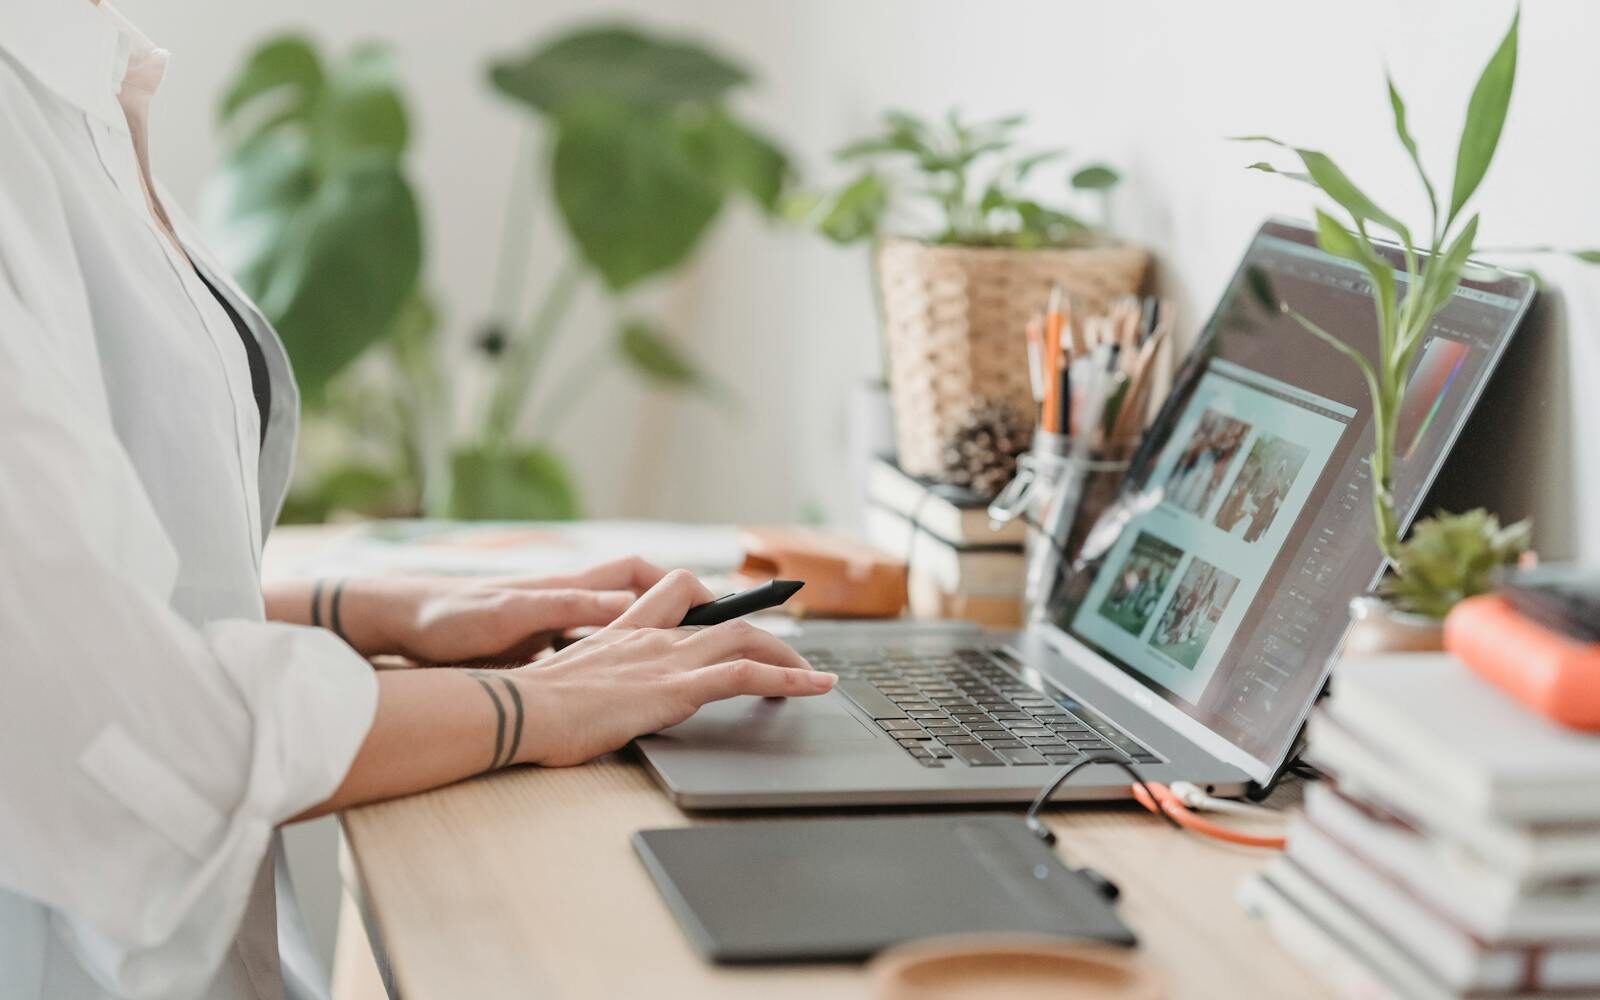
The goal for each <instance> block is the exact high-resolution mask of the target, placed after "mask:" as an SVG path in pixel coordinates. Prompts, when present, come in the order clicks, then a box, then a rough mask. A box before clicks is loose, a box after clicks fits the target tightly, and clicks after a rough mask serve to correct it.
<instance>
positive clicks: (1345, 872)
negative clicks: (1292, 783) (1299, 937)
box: [1287, 817, 1600, 994]
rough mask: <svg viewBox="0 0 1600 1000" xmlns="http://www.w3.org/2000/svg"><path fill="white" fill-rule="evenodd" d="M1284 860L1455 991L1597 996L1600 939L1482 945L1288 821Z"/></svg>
mask: <svg viewBox="0 0 1600 1000" xmlns="http://www.w3.org/2000/svg"><path fill="white" fill-rule="evenodd" d="M1288 836H1289V847H1288V852H1287V857H1288V860H1289V862H1290V863H1291V864H1292V866H1293V870H1294V871H1295V872H1297V873H1298V874H1299V875H1300V876H1302V877H1303V880H1304V881H1306V882H1308V883H1310V884H1312V885H1314V886H1315V887H1317V888H1318V889H1320V890H1321V894H1322V895H1323V896H1326V897H1327V898H1328V899H1331V900H1333V901H1335V902H1337V903H1338V904H1339V905H1340V906H1341V907H1343V908H1344V909H1346V910H1348V911H1349V912H1350V913H1351V914H1352V915H1353V916H1355V917H1357V918H1359V920H1360V921H1361V922H1363V923H1365V924H1366V925H1368V926H1369V927H1371V928H1372V930H1373V931H1375V932H1376V933H1378V934H1380V935H1382V936H1383V937H1385V938H1386V939H1388V940H1390V941H1392V942H1393V943H1394V945H1395V947H1396V948H1398V949H1399V950H1400V951H1402V952H1404V953H1405V954H1407V955H1409V956H1411V958H1412V959H1413V960H1414V961H1415V962H1416V963H1417V964H1418V965H1419V966H1420V967H1422V968H1423V969H1425V970H1427V972H1428V974H1429V975H1430V977H1432V978H1433V979H1436V980H1437V981H1438V982H1439V983H1440V984H1441V985H1443V986H1445V987H1447V988H1449V989H1452V990H1456V991H1460V992H1474V993H1478V992H1482V993H1496V994H1498V993H1509V992H1512V991H1515V990H1518V989H1528V988H1536V989H1542V990H1562V989H1564V990H1569V991H1570V990H1579V989H1586V990H1594V991H1595V992H1600V940H1594V939H1589V940H1561V939H1551V940H1546V941H1498V942H1495V941H1483V940H1479V939H1478V938H1475V937H1474V936H1473V935H1472V933H1471V932H1470V931H1468V930H1467V929H1466V928H1464V927H1462V926H1460V924H1458V923H1456V922H1454V920H1453V918H1451V917H1450V916H1448V915H1446V914H1444V913H1442V912H1440V911H1439V910H1438V909H1436V908H1434V907H1433V906H1432V905H1430V904H1429V903H1427V902H1426V901H1424V900H1423V899H1421V898H1419V897H1417V896H1414V895H1412V894H1411V892H1410V891H1409V890H1408V889H1407V888H1406V887H1405V886H1403V885H1401V884H1400V883H1398V882H1397V881H1396V880H1395V879H1392V878H1390V877H1389V876H1387V875H1386V874H1385V873H1383V872H1382V871H1380V870H1378V869H1376V868H1373V867H1370V866H1368V865H1367V864H1365V863H1364V862H1363V861H1362V859H1361V858H1359V857H1358V856H1356V855H1355V854H1354V853H1353V852H1351V851H1350V850H1349V849H1347V848H1346V847H1345V846H1344V845H1341V844H1339V843H1337V842H1336V841H1334V840H1333V839H1331V838H1330V837H1328V836H1327V835H1326V834H1324V833H1322V832H1321V831H1320V830H1318V829H1316V828H1315V827H1313V826H1311V825H1310V824H1309V823H1307V822H1306V820H1305V818H1304V817H1296V818H1295V819H1293V820H1292V821H1291V822H1290V824H1289V834H1288Z"/></svg>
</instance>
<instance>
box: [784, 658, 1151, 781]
mask: <svg viewBox="0 0 1600 1000" xmlns="http://www.w3.org/2000/svg"><path fill="white" fill-rule="evenodd" d="M805 656H806V659H808V660H809V661H810V662H811V665H812V666H814V667H816V668H817V669H818V670H827V671H830V672H832V673H836V674H838V675H839V683H838V685H837V686H836V687H835V688H834V690H836V691H839V692H840V693H841V694H843V695H845V696H846V697H847V698H849V699H850V700H851V701H853V702H855V703H856V704H857V705H858V706H860V707H861V708H862V709H863V710H864V711H865V712H866V713H867V714H868V715H870V716H872V719H873V721H874V722H876V723H877V724H878V726H879V728H881V729H883V730H884V732H886V733H888V734H889V735H890V736H892V737H894V738H895V741H896V742H898V743H899V744H900V746H901V748H902V749H904V750H905V752H906V753H907V754H909V755H911V757H912V758H914V759H915V760H916V761H917V763H919V764H921V765H922V766H923V767H944V766H946V765H953V764H955V763H956V762H958V761H959V762H960V763H961V764H964V765H966V766H968V767H1028V766H1042V765H1050V764H1071V763H1073V762H1074V761H1076V760H1079V759H1081V758H1082V757H1083V756H1085V755H1088V754H1100V755H1112V756H1118V757H1121V758H1123V759H1125V760H1131V761H1135V762H1138V763H1155V762H1156V761H1158V760H1160V758H1159V757H1157V756H1156V755H1155V754H1152V753H1151V752H1150V751H1149V750H1148V749H1146V748H1145V747H1143V746H1141V745H1140V744H1139V743H1137V742H1135V741H1134V740H1133V739H1131V738H1130V737H1129V736H1127V735H1126V734H1125V733H1123V732H1122V731H1121V730H1119V729H1117V728H1115V727H1114V726H1112V725H1111V724H1110V723H1109V722H1107V721H1106V720H1105V719H1103V718H1101V717H1100V716H1099V715H1097V714H1096V713H1094V712H1093V711H1091V710H1090V709H1089V708H1088V707H1086V706H1085V705H1083V704H1082V703H1081V702H1079V701H1078V700H1077V699H1075V698H1073V697H1072V696H1071V695H1068V694H1066V693H1064V692H1061V691H1056V690H1053V689H1052V690H1045V689H1042V688H1040V687H1036V686H1034V685H1032V684H1030V683H1028V682H1027V681H1025V680H1023V679H1022V678H1021V677H1020V676H1018V675H1017V674H1015V673H1013V672H1011V671H1009V670H1007V669H1006V668H1005V667H1004V666H1002V665H1001V664H1000V662H999V660H998V659H997V658H996V657H994V656H991V655H990V654H989V653H986V652H985V651H983V650H981V649H958V650H955V651H953V652H951V653H937V654H928V653H925V652H921V651H912V650H910V649H907V648H905V647H898V646H889V647H885V648H883V649H878V650H871V651H863V652H856V651H850V652H838V651H830V650H806V651H805Z"/></svg>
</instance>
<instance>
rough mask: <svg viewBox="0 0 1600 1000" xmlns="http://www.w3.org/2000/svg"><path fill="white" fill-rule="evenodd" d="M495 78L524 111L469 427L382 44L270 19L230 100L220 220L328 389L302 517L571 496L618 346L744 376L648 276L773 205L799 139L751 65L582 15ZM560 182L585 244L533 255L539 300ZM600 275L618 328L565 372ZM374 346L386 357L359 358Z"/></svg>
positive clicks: (215, 204) (265, 303)
mask: <svg viewBox="0 0 1600 1000" xmlns="http://www.w3.org/2000/svg"><path fill="white" fill-rule="evenodd" d="M488 75H489V80H490V83H491V85H492V86H493V87H494V89H495V90H496V91H497V92H498V93H499V94H500V95H502V96H504V97H506V98H508V99H509V100H511V101H512V102H514V103H515V104H516V105H517V106H518V107H519V108H521V109H522V110H524V111H526V112H527V113H528V115H529V122H528V126H527V134H526V136H525V139H524V142H523V143H522V147H521V151H520V153H519V162H518V163H517V164H516V169H515V174H514V180H513V190H512V191H511V192H510V195H509V204H508V208H507V213H506V224H505V230H504V237H505V238H504V240H503V243H502V246H501V247H500V252H499V258H498V262H497V267H496V280H495V296H494V300H493V302H492V303H491V304H490V306H489V308H488V310H487V313H488V318H487V320H486V321H485V322H484V323H483V324H482V326H481V329H480V332H479V335H478V336H477V337H476V338H473V349H474V350H475V351H476V352H477V354H478V356H479V357H480V358H481V359H482V360H483V361H484V363H485V364H486V365H487V367H488V368H489V369H490V371H489V373H488V374H489V382H490V388H489V392H488V395H487V400H486V402H485V404H484V406H483V407H482V411H481V414H480V415H479V417H478V419H477V423H476V426H475V427H473V428H471V429H469V430H468V431H467V433H465V434H458V433H456V432H455V430H454V424H453V421H452V416H453V414H454V412H455V411H456V409H457V407H456V406H455V404H454V402H453V396H454V395H455V389H456V387H455V384H454V381H453V380H452V378H451V377H450V375H449V374H447V373H450V372H452V371H453V370H454V369H458V368H460V367H462V366H461V365H460V364H459V363H458V362H457V361H456V359H453V358H451V357H450V352H451V350H452V348H451V345H450V343H449V342H447V339H446V338H444V337H442V336H441V335H440V334H441V317H440V312H439V311H438V310H437V309H436V308H435V304H434V302H433V301H432V299H431V298H430V297H429V296H428V295H426V294H425V289H424V285H423V282H422V279H421V272H422V261H423V256H424V252H423V244H424V239H423V233H422V228H421V226H420V223H419V221H418V209H417V197H416V193H415V191H414V189H413V188H412V187H411V185H410V184H409V183H408V182H407V179H406V173H405V170H404V165H403V157H404V153H405V151H406V147H407V142H406V140H407V134H408V128H407V115H406V111H405V104H404V100H403V97H402V94H401V92H400V90H399V88H398V85H397V83H396V80H395V74H394V72H393V68H392V66H391V64H390V62H389V60H388V58H387V56H386V55H385V53H384V50H383V49H382V48H381V47H380V46H376V45H367V46H362V47H360V48H358V49H356V50H355V51H354V52H352V54H351V55H350V56H349V57H347V58H345V59H343V60H339V61H336V62H332V63H329V62H326V61H325V60H324V59H323V58H322V56H321V55H320V53H319V52H318V51H317V49H316V47H315V46H314V45H312V43H311V42H309V41H308V40H307V39H305V38H302V37H299V36H294V35H288V36H283V37H280V38H275V39H273V40H271V41H269V42H267V43H266V44H264V45H263V46H261V47H260V48H258V49H257V50H256V51H255V52H254V53H253V54H252V55H251V56H250V57H249V58H248V59H247V61H246V63H245V65H244V67H243V68H242V69H241V70H240V72H239V74H238V76H237V77H236V78H235V80H234V81H233V83H232V84H231V85H230V87H229V88H228V90H227V92H226V94H225V96H224V98H223V101H222V105H221V122H222V126H223V130H224V133H225V136H226V138H227V140H228V142H229V144H230V146H231V149H230V152H229V155H228V157H227V160H226V162H225V164H224V165H223V167H222V168H221V170H220V171H219V172H218V174H217V175H216V177H215V178H214V180H213V183H212V184H211V185H210V187H209V188H208V191H207V194H206V197H205V199H204V202H203V206H202V220H203V223H204V224H205V226H206V228H207V230H208V231H209V232H210V233H211V235H212V237H213V239H214V240H216V242H217V245H218V248H219V252H220V253H221V254H222V256H223V259H224V260H225V261H227V263H228V264H229V266H230V267H231V268H232V269H233V271H234V272H235V273H236V274H237V275H238V276H239V280H240V281H241V283H242V284H243V285H244V287H245V288H246V290H247V291H249V292H250V293H251V294H252V295H253V296H254V297H255V298H256V299H257V301H258V302H259V304H260V305H261V308H262V310H263V312H265V313H266V315H267V317H268V318H269V319H270V320H272V321H273V323H274V325H276V326H277V328H278V330H279V332H280V333H281V335H282V336H283V339H284V341H285V343H286V345H287V347H288V349H289V353H290V356H291V358H292V359H293V361H294V364H295V369H296V372H297V374H298V376H299V378H300V382H301V385H302V388H303V389H304V390H305V395H306V398H307V401H308V404H309V406H308V413H309V417H310V419H308V426H307V433H306V435H305V439H306V444H307V446H308V447H307V448H306V449H305V450H306V452H307V453H308V454H310V455H311V456H312V457H313V458H315V457H316V456H317V455H318V454H319V453H320V454H321V456H322V457H323V459H324V462H323V463H322V464H323V465H324V466H325V468H324V469H323V470H322V471H321V473H320V474H319V475H317V476H315V477H314V480H313V481H312V482H311V483H309V484H303V485H304V488H303V489H301V490H299V491H298V492H297V495H296V496H295V497H294V498H293V499H294V500H295V503H294V506H293V507H292V509H291V510H290V512H289V513H290V514H292V515H298V516H299V517H301V518H304V519H320V518H321V517H323V516H326V514H328V513H329V512H330V511H331V510H334V509H355V510H357V511H360V512H362V513H368V514H388V513H406V512H410V513H416V512H421V513H426V514H429V515H443V514H448V515H449V516H453V517H461V518H535V519H538V518H564V517H573V516H576V515H577V514H578V512H579V510H580V500H579V496H578V490H577V487H576V484H575V482H574V480H573V477H572V476H571V474H570V473H569V471H568V469H567V465H566V462H565V460H564V459H563V457H562V456H561V454H560V452H559V449H558V448H557V447H556V444H555V441H556V439H557V434H558V432H559V429H560V427H561V425H562V421H563V420H564V418H565V417H566V416H567V415H568V414H569V413H570V411H571V409H572V407H573V404H574V403H575V402H577V400H578V399H579V398H581V395H582V394H583V393H586V392H589V391H592V389H593V388H594V386H595V384H596V381H597V380H596V378H595V373H596V372H597V371H601V370H603V369H604V367H605V365H606V362H607V361H608V360H612V359H614V360H615V361H618V362H621V363H622V364H624V365H625V366H627V367H628V368H630V369H632V370H633V371H634V372H635V373H636V374H638V375H639V376H641V377H642V378H644V379H645V380H646V381H647V382H649V383H650V384H652V385H655V386H659V387H663V388H668V389H674V390H688V391H698V392H700V393H701V394H703V395H705V396H707V397H710V398H714V399H716V398H723V397H724V396H725V395H726V393H725V390H723V389H722V387H721V384H720V383H719V382H718V381H717V380H716V379H715V378H713V377H712V376H710V375H709V374H707V373H705V372H703V371H702V370H701V368H700V367H699V365H697V364H696V363H695V362H694V361H693V359H692V358H691V356H690V355H689V353H688V352H686V351H685V350H683V349H682V348H681V347H680V346H678V343H677V341H676V340H675V339H674V338H673V337H672V336H671V335H670V334H669V333H668V332H667V331H666V330H665V329H664V328H663V327H662V326H661V324H660V323H659V322H658V321H657V320H656V319H655V318H654V317H652V316H651V315H650V314H649V312H648V311H647V310H646V309H644V308H643V307H642V305H641V304H640V303H639V302H638V301H637V299H636V296H635V293H636V292H637V291H638V290H639V288H640V287H641V286H643V285H644V284H646V283H647V282H649V281H651V280H652V279H659V278H661V277H664V276H666V275H669V274H671V273H672V272H674V271H676V270H677V269H678V268H680V267H681V266H683V265H684V264H685V263H686V262H687V261H688V260H689V258H690V257H691V255H692V254H693V252H694V250H695V249H696V248H697V247H698V246H699V244H700V242H701V240H702V239H703V238H704V237H705V235H706V233H707V232H708V231H709V229H710V227H711V225H712V223H713V222H714V221H715V220H716V219H717V218H718V216H719V215H720V214H721V212H722V211H723V209H724V208H725V207H727V205H729V204H730V203H732V202H733V201H734V200H736V199H739V198H746V199H748V200H750V201H752V202H754V203H755V204H756V205H757V206H758V207H759V208H760V209H761V210H763V211H765V212H768V213H771V212H773V211H775V210H776V208H777V205H778V202H779V199H780V197H781V195H782V192H783V190H784V187H785V184H786V182H787V180H788V178H789V165H788V158H787V157H786V156H785V154H784V153H783V152H782V151H781V150H779V149H778V148H777V146H775V145H774V144H773V143H772V142H771V141H770V140H768V139H767V138H766V137H765V136H763V135H762V134H761V133H760V132H759V131H758V130H756V129H755V128H753V127H752V126H750V125H749V124H748V123H746V122H745V121H743V120H742V119H741V118H740V117H739V116H738V115H737V114H735V113H734V111H733V110H732V108H731V107H730V97H731V95H732V94H733V93H734V92H735V91H736V90H737V89H738V88H740V87H741V86H743V85H745V84H747V83H748V82H749V79H750V78H749V75H748V74H747V73H746V72H745V70H744V69H742V68H741V67H739V66H737V65H735V64H733V63H731V62H729V61H727V60H725V59H723V58H721V57H720V56H718V55H716V54H714V53H712V52H711V51H710V50H708V49H706V48H704V47H702V46H699V45H696V44H693V43H690V42H686V41H680V40H677V39H670V38H661V37H657V36H653V35H647V34H644V33H642V32H639V31H636V30H634V29H632V28H629V27H626V26H620V25H600V26H591V27H584V28H579V29H577V30H575V31H572V32H570V33H567V34H565V35H562V36H560V37H558V38H556V39H554V40H552V41H549V42H546V43H543V44H540V45H536V46H534V47H532V48H530V49H529V50H528V51H527V52H525V53H523V54H520V55H516V56H512V57H508V58H505V59H501V60H497V61H496V62H494V63H493V64H492V65H491V66H490V68H489V74H488ZM545 194H548V196H549V197H550V199H551V201H552V203H553V207H554V209H555V211H554V213H553V215H554V217H555V218H556V219H557V220H559V225H560V226H561V228H562V230H563V235H564V238H565V239H564V242H565V243H566V244H567V245H568V247H569V252H568V254H567V257H566V259H565V260H563V261H561V262H559V263H556V264H555V265H554V266H548V265H547V266H542V267H539V268H537V270H538V271H540V272H542V273H543V275H544V276H545V278H544V285H543V290H542V294H541V295H540V296H539V297H538V300H537V302H536V304H535V305H534V307H533V308H532V310H531V311H530V312H529V314H528V316H527V317H526V318H525V319H524V318H521V317H519V316H517V315H515V313H516V311H517V310H518V309H519V308H520V307H519V305H518V303H520V302H521V301H522V299H523V297H524V296H523V295H522V294H521V286H522V285H523V283H525V282H526V281H527V280H528V279H529V277H530V275H531V273H532V272H533V271H534V270H535V268H534V267H532V266H530V260H529V257H530V241H531V237H532V232H533V225H532V211H531V208H532V205H533V203H534V202H535V201H536V200H537V199H538V198H539V197H541V196H542V195H545ZM596 292H598V294H600V295H602V296H604V298H605V299H606V300H607V301H608V302H609V303H610V304H611V306H612V320H611V326H610V328H609V329H608V330H607V331H605V332H604V333H597V332H589V335H590V336H591V338H592V340H593V344H592V346H591V348H590V350H589V351H588V352H587V353H586V354H584V355H583V357H582V359H581V361H580V363H579V364H577V365H575V366H573V367H572V368H569V369H567V370H565V371H557V370H552V367H551V364H550V360H549V359H550V348H551V346H552V344H554V343H555V342H556V341H557V340H559V338H560V337H562V336H563V335H570V331H571V328H572V324H571V323H570V322H569V321H568V320H569V316H570V311H571V308H572V306H573V304H574V302H575V301H576V300H577V299H578V298H579V297H580V296H582V295H585V294H594V293H596ZM374 347H376V348H378V351H377V352H376V353H377V354H378V355H379V356H378V357H373V354H372V353H369V348H374ZM363 356H366V357H368V358H371V359H372V360H373V361H376V362H378V363H377V364H376V365H375V366H373V365H366V366H363V365H357V364H355V362H356V361H357V359H358V358H362V357H363ZM374 367H375V368H376V369H377V370H376V371H374V370H372V369H373V368H374Z"/></svg>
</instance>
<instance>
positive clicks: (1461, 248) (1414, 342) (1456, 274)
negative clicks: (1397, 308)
mask: <svg viewBox="0 0 1600 1000" xmlns="http://www.w3.org/2000/svg"><path fill="white" fill-rule="evenodd" d="M1477 236H1478V216H1477V215H1473V216H1472V218H1470V219H1468V220H1467V223H1466V225H1464V226H1462V227H1461V231H1460V232H1459V233H1457V234H1456V238H1455V240H1454V241H1453V242H1451V244H1450V246H1449V248H1448V249H1446V250H1445V252H1444V253H1442V254H1439V255H1437V256H1435V257H1433V258H1431V259H1429V260H1428V262H1427V264H1426V265H1425V266H1424V269H1423V272H1422V278H1423V281H1422V290H1423V292H1424V293H1425V294H1426V295H1427V298H1426V299H1424V300H1423V304H1422V309H1423V314H1422V315H1420V316H1417V317H1416V322H1414V323H1412V324H1411V335H1410V339H1409V340H1408V341H1407V342H1406V343H1402V344H1397V345H1396V351H1397V355H1396V358H1395V367H1396V369H1397V370H1398V371H1399V372H1401V373H1404V372H1406V371H1409V370H1410V367H1411V359H1412V357H1413V355H1415V353H1416V351H1417V349H1418V348H1419V347H1420V346H1421V345H1422V340H1423V339H1424V337H1425V336H1426V334H1427V332H1428V328H1429V326H1430V324H1431V323H1432V321H1433V317H1434V316H1435V315H1436V314H1437V313H1438V312H1439V311H1440V310H1441V309H1443V308H1444V307H1445V306H1446V305H1447V304H1448V303H1449V301H1450V296H1452V295H1454V294H1455V292H1456V286H1457V285H1459V284H1461V272H1462V269H1463V268H1465V267H1466V266H1467V259H1468V258H1469V257H1471V256H1472V244H1473V241H1474V240H1475V239H1477Z"/></svg>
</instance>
